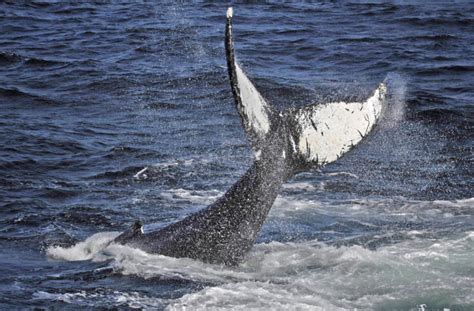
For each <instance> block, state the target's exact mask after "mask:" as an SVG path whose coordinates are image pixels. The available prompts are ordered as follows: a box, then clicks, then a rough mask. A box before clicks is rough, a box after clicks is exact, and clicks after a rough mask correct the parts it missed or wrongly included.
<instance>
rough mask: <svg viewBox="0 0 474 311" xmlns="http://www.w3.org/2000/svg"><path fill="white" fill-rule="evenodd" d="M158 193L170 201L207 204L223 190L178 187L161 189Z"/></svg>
mask: <svg viewBox="0 0 474 311" xmlns="http://www.w3.org/2000/svg"><path fill="white" fill-rule="evenodd" d="M159 195H160V197H162V198H164V199H166V200H168V201H171V202H175V201H188V202H190V203H195V204H202V205H207V204H211V203H213V202H214V201H215V200H217V199H218V198H219V197H220V196H222V195H223V192H221V191H218V190H188V189H183V188H178V189H170V190H167V191H163V192H161V193H160V194H159Z"/></svg>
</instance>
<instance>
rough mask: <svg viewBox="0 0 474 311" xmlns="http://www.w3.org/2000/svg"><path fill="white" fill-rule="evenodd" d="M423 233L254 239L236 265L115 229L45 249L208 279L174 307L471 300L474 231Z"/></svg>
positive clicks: (148, 272)
mask: <svg viewBox="0 0 474 311" xmlns="http://www.w3.org/2000/svg"><path fill="white" fill-rule="evenodd" d="M419 235H420V233H419V232H418V231H412V232H411V236H412V239H410V240H407V241H404V242H402V243H397V244H392V245H387V246H385V247H382V248H379V249H377V250H376V251H373V250H369V249H367V248H364V247H361V246H357V245H354V246H344V247H335V246H329V245H326V244H324V243H321V242H319V241H315V240H311V241H306V242H300V243H291V242H290V243H280V242H271V243H264V244H256V245H255V246H254V248H253V249H252V251H251V252H250V253H249V255H248V256H247V259H246V260H245V261H244V262H243V263H242V264H241V265H240V266H237V267H224V266H220V265H211V264H204V263H201V262H199V261H195V260H191V259H186V258H180V259H178V258H171V257H166V256H162V255H151V254H147V253H145V252H143V251H140V250H137V249H133V248H130V247H128V246H122V245H114V244H109V242H110V241H111V240H112V239H113V238H114V237H116V236H117V233H115V232H108V233H99V234H96V235H93V236H91V237H90V238H88V239H87V240H86V241H84V242H80V243H78V244H76V245H75V246H73V247H71V248H61V247H51V248H49V249H48V250H47V254H48V256H49V257H50V258H52V259H57V260H58V259H60V260H68V261H75V260H93V261H108V260H110V259H113V263H112V265H113V267H114V270H115V271H116V272H117V273H120V274H122V275H133V276H139V277H141V278H145V279H148V278H154V277H159V278H160V279H161V280H166V279H169V280H175V279H177V280H181V279H185V280H190V281H192V282H197V283H204V284H207V285H206V286H205V287H204V289H202V290H199V291H196V292H193V293H190V294H186V295H184V296H182V297H180V298H178V299H170V300H168V301H166V304H167V307H168V308H169V309H171V310H173V309H181V308H183V307H185V306H186V307H188V308H196V307H199V308H215V307H219V308H222V309H230V308H233V307H235V306H244V305H245V306H246V307H254V308H275V306H278V308H281V309H286V308H293V307H294V306H298V308H300V309H311V310H314V309H315V308H316V309H317V308H320V309H331V310H337V309H349V308H350V309H353V308H360V309H374V308H382V309H384V308H386V309H391V308H392V307H393V306H395V305H398V306H400V304H401V305H403V306H405V309H410V308H416V307H417V305H419V304H421V303H425V304H427V305H429V306H430V307H431V308H434V309H436V308H441V309H442V308H443V307H451V308H456V307H461V306H462V307H464V308H469V306H473V305H474V296H472V293H471V291H470V288H471V287H470V284H472V282H473V281H474V277H472V275H470V274H469V271H470V269H471V264H470V263H471V258H470V253H471V252H472V250H473V249H474V232H473V231H471V232H465V233H462V234H459V235H454V236H450V237H444V238H442V239H434V240H433V239H423V238H418V236H419ZM256 293H258V294H257V295H256ZM53 298H54V297H53ZM441 298H442V299H441ZM54 299H58V298H57V297H55V298H54Z"/></svg>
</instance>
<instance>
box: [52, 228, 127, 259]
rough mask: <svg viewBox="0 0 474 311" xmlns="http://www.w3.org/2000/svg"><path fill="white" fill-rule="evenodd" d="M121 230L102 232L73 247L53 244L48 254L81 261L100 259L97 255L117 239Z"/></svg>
mask: <svg viewBox="0 0 474 311" xmlns="http://www.w3.org/2000/svg"><path fill="white" fill-rule="evenodd" d="M119 234H120V233H119V232H101V233H96V234H94V235H92V236H90V237H88V238H87V239H86V240H85V241H83V242H79V243H77V244H76V245H74V246H71V247H61V246H51V247H49V248H48V249H47V250H46V255H47V256H48V257H49V258H51V259H58V260H66V261H80V260H99V261H102V260H101V259H99V257H98V256H97V255H98V254H99V253H100V252H101V251H103V250H104V249H105V248H106V247H107V246H108V245H109V243H110V242H111V241H112V240H113V239H115V238H116V237H117V236H118V235H119Z"/></svg>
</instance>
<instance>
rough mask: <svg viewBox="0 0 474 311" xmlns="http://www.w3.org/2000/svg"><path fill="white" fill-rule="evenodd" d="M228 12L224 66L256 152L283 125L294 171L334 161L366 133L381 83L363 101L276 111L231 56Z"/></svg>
mask: <svg viewBox="0 0 474 311" xmlns="http://www.w3.org/2000/svg"><path fill="white" fill-rule="evenodd" d="M232 17H233V10H232V8H229V9H228V10H227V23H226V31H225V49H226V57H227V67H228V71H229V78H230V84H231V88H232V94H233V95H234V100H235V105H236V107H237V111H238V112H239V115H240V118H241V121H242V125H243V128H244V130H245V132H246V134H247V137H248V138H249V140H250V143H251V145H252V148H253V149H254V151H255V152H256V154H260V152H261V150H262V149H263V148H264V147H265V146H266V145H268V144H269V137H270V136H271V135H270V133H272V132H274V131H275V130H276V128H277V127H281V126H283V127H284V128H285V129H284V130H285V133H283V135H281V136H282V137H281V139H285V140H286V150H284V152H283V156H286V154H288V156H287V158H288V161H290V162H291V164H292V166H293V169H294V171H295V172H297V171H301V170H306V169H309V168H312V167H320V166H324V165H326V164H328V163H331V162H334V161H336V160H337V159H339V158H340V157H341V156H342V155H343V154H345V153H346V152H348V151H349V150H351V149H352V148H353V147H354V146H356V145H357V144H358V143H360V142H361V141H362V140H363V138H364V137H366V136H367V135H369V133H370V132H371V131H372V129H373V128H374V127H375V125H376V124H377V122H378V121H379V120H380V118H381V116H382V114H383V111H384V110H385V103H386V97H387V88H386V86H385V84H384V83H380V84H379V86H378V87H377V88H376V89H375V90H374V91H373V92H372V94H371V96H370V97H369V98H368V99H366V100H365V101H362V102H343V101H340V102H333V103H325V104H315V105H309V106H306V107H303V108H299V109H294V108H292V109H289V110H287V111H285V112H283V113H279V112H277V111H275V110H274V109H273V108H272V107H271V105H270V104H269V103H268V102H267V101H266V100H265V99H264V98H263V96H262V95H261V94H260V93H259V92H258V90H257V89H256V88H255V86H254V85H253V84H252V82H251V80H250V79H249V78H248V77H247V76H246V74H245V73H244V71H243V70H242V68H241V67H240V66H239V64H238V63H237V61H236V59H235V53H234V43H233V39H232ZM285 151H286V152H285Z"/></svg>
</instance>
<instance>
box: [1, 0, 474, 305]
mask: <svg viewBox="0 0 474 311" xmlns="http://www.w3.org/2000/svg"><path fill="white" fill-rule="evenodd" d="M229 5H230V4H229V3H226V4H221V3H196V4H171V3H167V4H162V3H161V4H160V3H154V2H152V3H149V2H134V3H133V4H126V3H121V2H115V1H111V2H99V3H96V4H92V3H85V2H84V3H68V4H67V3H61V2H57V1H27V2H20V1H6V2H1V3H0V112H1V114H0V247H1V249H2V251H1V252H0V308H1V309H27V308H38V309H48V308H53V309H63V308H64V309H131V308H137V309H168V310H183V309H189V310H195V309H275V310H291V309H297V310H353V309H360V310H443V309H449V310H473V309H474V289H473V288H474V176H473V172H474V166H473V160H474V158H473V124H474V113H473V112H474V111H473V98H474V74H473V73H474V31H473V29H474V4H473V3H472V2H471V3H470V2H469V1H456V2H453V3H450V4H444V3H440V2H438V3H426V2H424V1H419V2H417V1H391V2H390V3H384V2H380V1H354V2H351V1H346V2H344V3H339V2H324V3H313V4H259V3H255V2H249V3H247V2H235V3H232V6H233V8H234V36H235V48H236V53H237V57H238V60H239V63H240V64H241V65H242V67H243V68H244V70H245V71H246V72H247V73H248V75H249V76H250V77H251V78H252V79H253V81H254V82H255V84H256V85H257V87H258V88H259V90H260V91H261V93H262V94H263V95H264V97H265V98H267V99H268V101H269V102H271V103H272V104H273V105H274V106H276V107H277V108H278V109H282V110H283V109H286V108H289V107H293V106H303V105H307V104H310V103H317V102H326V101H331V100H356V99H362V98H364V97H365V96H367V94H368V93H369V92H370V91H371V90H372V89H373V88H374V87H375V86H376V85H377V84H378V83H379V82H381V81H382V80H384V79H387V81H388V84H389V90H390V93H391V97H390V118H388V119H387V120H385V121H384V123H383V124H380V126H379V128H378V130H377V132H376V133H375V135H373V136H372V137H370V139H369V140H368V141H366V142H365V143H364V144H363V145H361V146H359V147H358V148H356V149H355V150H354V151H352V152H351V153H349V154H347V155H346V156H345V157H344V158H342V159H341V160H340V161H338V162H336V163H333V164H331V165H328V166H327V167H324V168H321V169H317V170H314V171H311V172H306V173H302V174H299V175H297V176H295V177H294V178H293V179H292V180H291V181H290V182H288V183H287V184H285V185H284V187H283V189H282V191H281V194H280V195H279V197H278V198H277V200H276V202H275V204H274V206H273V208H272V210H271V212H270V215H269V217H268V219H267V221H266V223H265V225H264V227H263V229H262V232H261V234H260V235H259V238H258V241H257V243H256V244H255V246H254V248H253V249H252V251H251V252H250V253H249V255H248V257H247V258H246V260H245V261H244V262H243V263H242V264H241V265H239V266H237V267H224V266H219V265H210V264H204V263H201V262H198V261H194V260H191V259H175V258H170V257H165V256H160V255H150V254H147V253H144V252H142V251H140V250H138V249H133V248H130V247H127V246H119V245H109V246H107V245H108V242H109V241H110V240H111V239H113V238H114V237H115V236H116V235H117V234H118V233H119V232H120V231H122V230H124V229H126V228H127V227H128V226H130V224H132V223H133V222H134V221H135V220H137V219H141V220H142V221H143V222H145V223H147V224H153V223H155V224H158V225H162V224H166V223H170V222H173V221H176V220H178V219H181V218H182V217H184V216H186V215H189V214H190V213H192V212H195V211H197V210H199V209H200V208H203V207H205V206H206V205H208V204H210V203H212V202H213V201H214V200H215V199H217V198H218V197H219V196H220V195H222V194H223V193H224V192H225V191H226V189H228V188H229V187H230V186H231V185H232V184H233V183H234V182H235V181H236V180H237V179H238V178H239V176H241V175H242V174H243V173H244V172H245V170H246V169H247V168H248V167H249V166H250V165H251V163H252V160H253V154H252V153H251V150H250V147H249V144H248V142H247V140H246V137H245V136H244V133H243V130H242V128H241V126H240V120H239V117H238V115H237V112H236V109H235V107H234V105H233V99H232V94H231V91H230V85H229V81H228V78H227V69H226V63H225V52H224V44H223V35H224V26H225V12H226V9H227V6H229Z"/></svg>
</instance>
